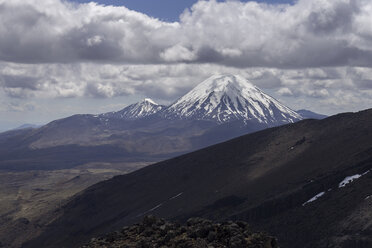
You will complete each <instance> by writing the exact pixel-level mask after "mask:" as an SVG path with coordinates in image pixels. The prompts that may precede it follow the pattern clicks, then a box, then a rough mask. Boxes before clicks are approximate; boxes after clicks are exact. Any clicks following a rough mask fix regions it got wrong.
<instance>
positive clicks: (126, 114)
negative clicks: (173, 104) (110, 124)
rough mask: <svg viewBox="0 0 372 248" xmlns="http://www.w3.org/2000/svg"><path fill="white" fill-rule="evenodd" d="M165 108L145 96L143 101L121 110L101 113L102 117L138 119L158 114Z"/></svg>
mask: <svg viewBox="0 0 372 248" xmlns="http://www.w3.org/2000/svg"><path fill="white" fill-rule="evenodd" d="M164 108H165V106H163V105H159V104H157V103H156V102H154V101H153V100H151V99H150V98H145V99H144V100H142V101H141V102H138V103H134V104H131V105H129V106H127V107H125V108H124V109H122V110H120V111H117V112H109V113H105V114H101V115H100V117H106V118H115V119H124V120H137V119H141V118H144V117H147V116H150V115H153V114H156V113H158V112H159V111H162V110H163V109H164Z"/></svg>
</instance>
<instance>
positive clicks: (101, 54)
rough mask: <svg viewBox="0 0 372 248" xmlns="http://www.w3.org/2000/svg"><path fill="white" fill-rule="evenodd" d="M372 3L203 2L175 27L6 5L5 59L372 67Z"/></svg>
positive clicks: (107, 12) (22, 1)
mask: <svg viewBox="0 0 372 248" xmlns="http://www.w3.org/2000/svg"><path fill="white" fill-rule="evenodd" d="M371 12H372V2H371V1H368V0H314V1H307V0H300V1H298V2H296V3H295V4H293V5H270V4H264V3H260V4H259V3H256V2H246V3H243V2H239V1H227V2H217V1H214V0H211V1H198V2H197V3H196V4H195V5H193V6H192V7H191V8H190V10H186V11H185V12H184V13H183V14H182V16H181V18H180V21H179V22H175V23H167V22H163V21H160V20H157V19H155V18H151V17H149V16H147V15H144V14H141V13H138V12H135V11H132V10H129V9H127V8H125V7H114V6H104V5H99V4H96V3H89V4H72V3H69V2H67V1H60V0H45V1H36V0H12V1H5V0H0V16H1V17H0V18H1V22H0V60H3V61H8V62H16V63H75V62H87V61H88V62H95V63H114V64H115V63H120V64H169V63H184V62H187V63H214V64H220V65H225V66H233V67H238V68H247V67H272V68H305V67H322V66H366V67H371V66H372V48H371V46H370V43H371V40H372V30H371V26H372V21H371V19H370V15H371Z"/></svg>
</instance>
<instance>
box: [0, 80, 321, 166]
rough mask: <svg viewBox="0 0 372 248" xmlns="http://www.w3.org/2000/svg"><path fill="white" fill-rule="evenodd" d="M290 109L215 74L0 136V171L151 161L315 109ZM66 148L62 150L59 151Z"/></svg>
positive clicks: (245, 83)
mask: <svg viewBox="0 0 372 248" xmlns="http://www.w3.org/2000/svg"><path fill="white" fill-rule="evenodd" d="M309 113H310V112H306V111H302V112H296V111H293V110H291V109H290V108H288V107H286V106H285V105H283V104H282V103H280V102H278V101H277V100H276V99H274V98H273V97H271V96H269V95H267V94H265V93H264V92H263V91H261V90H260V89H259V88H257V87H256V86H254V85H253V84H252V83H250V82H249V81H248V80H247V79H245V78H243V77H241V76H238V75H230V74H229V75H215V76H212V77H210V78H208V79H207V80H205V81H204V82H202V83H200V84H199V85H197V86H196V87H195V88H194V89H192V90H191V91H190V92H188V93H187V94H186V95H184V96H183V97H181V98H180V99H178V100H177V101H175V102H174V103H173V104H171V105H170V106H163V105H158V104H157V103H155V102H154V101H152V100H151V99H148V98H147V99H144V100H143V101H141V102H138V103H135V104H132V105H129V106H127V107H125V108H124V109H122V110H120V111H117V112H109V113H104V114H99V115H88V114H85V115H74V116H71V117H67V118H64V119H60V120H55V121H52V122H50V123H49V124H47V125H44V126H42V127H40V128H37V129H28V128H26V129H24V128H22V129H20V130H13V131H10V132H5V133H2V134H0V169H9V170H29V169H61V168H71V167H74V166H77V165H81V164H85V163H90V162H119V161H123V162H128V161H147V162H156V161H160V160H163V159H166V158H170V157H173V156H176V155H179V154H183V153H186V152H190V151H193V150H196V149H200V148H202V147H206V146H209V145H212V144H216V143H218V142H222V141H225V140H228V139H231V138H234V137H237V136H240V135H243V134H247V133H251V132H255V131H258V130H262V129H265V128H268V127H274V126H279V125H283V124H287V123H294V122H296V121H299V120H302V119H304V118H307V117H308V116H310V117H311V118H314V117H315V118H317V117H319V116H320V115H317V114H315V113H313V114H312V115H309ZM66 154H68V156H66Z"/></svg>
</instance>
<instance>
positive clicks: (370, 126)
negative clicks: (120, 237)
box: [25, 109, 372, 248]
mask: <svg viewBox="0 0 372 248" xmlns="http://www.w3.org/2000/svg"><path fill="white" fill-rule="evenodd" d="M371 141H372V110H371V109H370V110H366V111H361V112H358V113H345V114H339V115H335V116H331V117H329V118H326V119H323V120H303V121H300V122H297V123H294V124H289V125H283V126H280V127H275V128H270V129H266V130H262V131H259V132H255V133H253V134H248V135H245V136H242V137H238V138H236V139H233V140H229V141H227V142H224V143H221V144H218V145H214V146H211V147H208V148H205V149H202V150H199V151H195V152H192V153H189V154H186V155H183V156H180V157H176V158H173V159H170V160H166V161H163V162H160V163H157V164H154V165H150V166H148V167H145V168H143V169H140V170H137V171H135V172H133V173H131V174H128V175H123V176H117V177H114V178H113V179H110V180H108V181H105V182H101V183H99V184H96V185H94V186H92V187H90V188H88V189H87V190H85V191H84V192H82V193H81V194H78V195H77V196H76V197H74V198H73V199H72V200H71V201H70V202H69V203H68V204H67V205H66V206H64V207H63V208H61V209H60V210H59V211H57V212H55V213H54V215H55V216H59V217H58V218H57V219H56V220H55V221H54V222H52V223H51V224H50V225H49V226H48V227H47V228H46V229H45V230H44V233H43V234H42V235H41V236H39V237H38V238H37V239H36V240H34V241H33V242H31V243H29V244H28V245H26V246H25V247H79V245H81V244H83V243H84V242H88V241H89V240H90V239H91V238H92V237H97V236H100V235H103V234H105V233H107V232H110V231H113V230H116V229H118V228H121V227H122V226H124V225H127V224H131V223H133V222H137V221H139V220H140V219H142V218H143V216H145V215H149V214H151V215H156V216H160V217H164V218H167V219H171V220H177V221H180V222H184V221H185V220H187V219H188V218H189V217H203V218H207V219H212V220H218V221H226V220H244V221H247V222H248V223H249V224H250V226H252V228H254V229H256V230H263V231H267V232H268V233H270V234H271V235H274V236H276V237H277V238H278V242H279V246H280V247H288V248H298V247H303V248H313V247H340V248H348V247H358V248H359V247H372V236H371V233H372V224H371V223H372V213H371V204H372V143H371Z"/></svg>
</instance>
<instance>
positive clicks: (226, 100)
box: [164, 75, 302, 126]
mask: <svg viewBox="0 0 372 248" xmlns="http://www.w3.org/2000/svg"><path fill="white" fill-rule="evenodd" d="M164 114H165V116H166V117H167V118H181V119H202V120H213V121H216V122H218V123H225V122H229V121H233V120H243V121H257V122H258V123H262V124H267V125H268V126H275V125H280V124H285V123H292V122H295V121H298V120H301V119H302V117H301V116H300V115H299V114H298V113H296V112H295V111H293V110H291V109H290V108H288V107H286V106H284V105H283V104H281V103H280V102H278V101H277V100H276V99H274V98H272V97H271V96H269V95H267V94H265V93H264V92H262V91H261V90H260V89H259V88H257V87H256V86H254V85H253V84H252V83H250V82H249V81H248V80H247V79H245V78H243V77H241V76H238V75H214V76H212V77H210V78H208V79H207V80H205V81H203V82H202V83H200V84H199V85H197V86H196V87H195V88H194V89H192V90H191V91H190V92H189V93H187V94H186V95H184V96H183V97H181V98H180V99H179V100H177V101H176V102H175V103H173V104H172V105H171V106H170V107H168V108H167V109H166V110H165V111H164Z"/></svg>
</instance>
